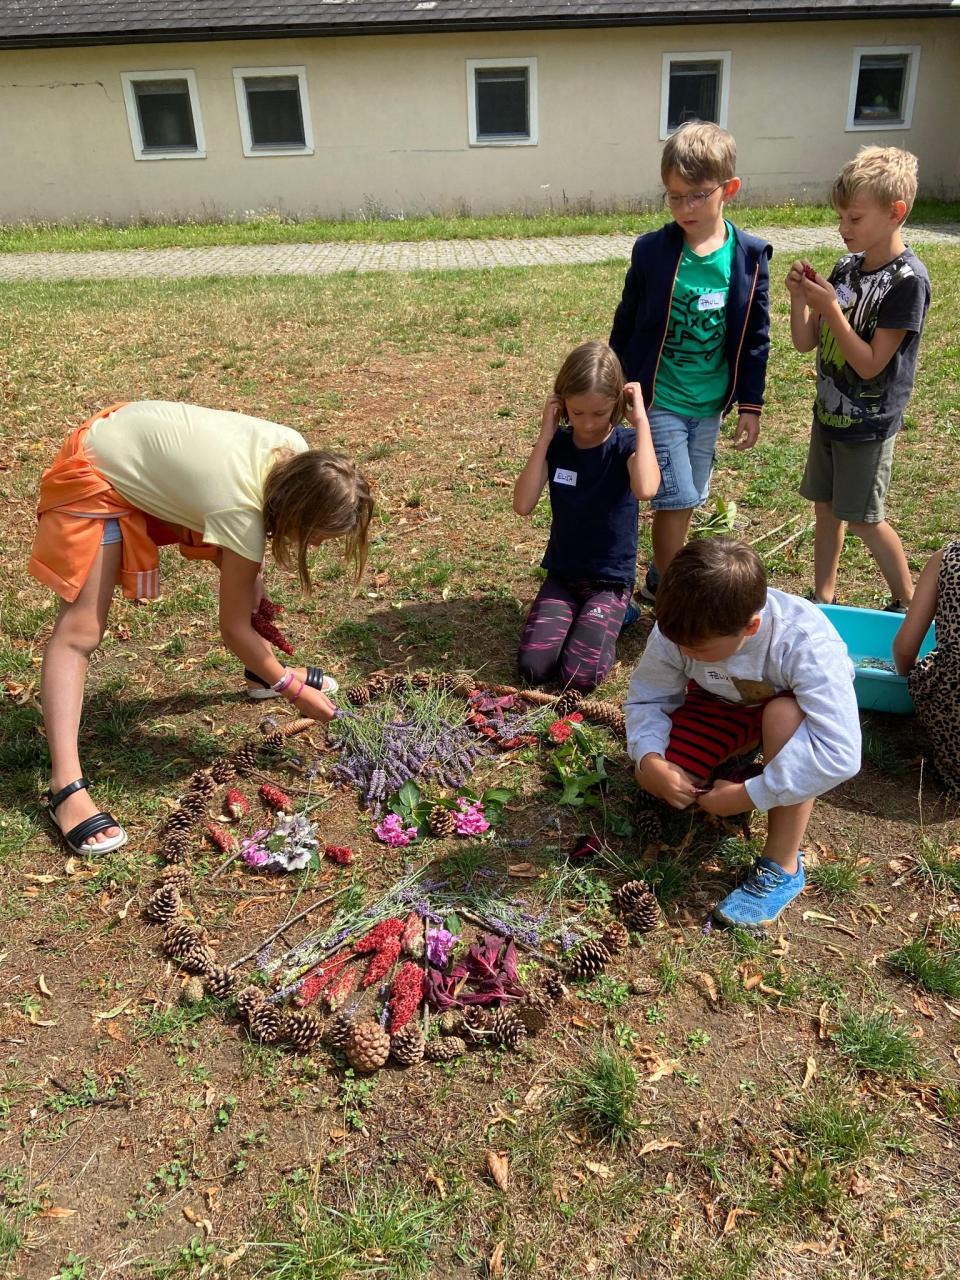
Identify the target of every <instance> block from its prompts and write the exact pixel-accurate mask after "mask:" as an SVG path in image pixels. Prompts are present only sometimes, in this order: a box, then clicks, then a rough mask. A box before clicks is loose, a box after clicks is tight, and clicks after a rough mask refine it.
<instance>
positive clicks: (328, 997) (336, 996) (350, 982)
mask: <svg viewBox="0 0 960 1280" xmlns="http://www.w3.org/2000/svg"><path fill="white" fill-rule="evenodd" d="M358 972H359V971H358V969H357V966H356V965H353V966H352V967H351V968H349V969H344V971H343V973H341V974H340V976H339V977H338V978H337V980H336V981H335V982H332V983H331V984H330V986H329V987H328V988H327V990H326V991H325V992H324V996H323V1003H324V1004H325V1005H326V1006H327V1008H328V1009H329V1010H330V1012H331V1013H332V1012H333V1011H334V1009H339V1008H340V1006H341V1005H342V1004H343V1002H344V1001H345V1000H346V998H347V996H349V994H350V992H351V991H352V990H353V988H354V987H355V986H356V985H357V975H358Z"/></svg>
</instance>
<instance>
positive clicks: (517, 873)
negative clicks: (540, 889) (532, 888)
mask: <svg viewBox="0 0 960 1280" xmlns="http://www.w3.org/2000/svg"><path fill="white" fill-rule="evenodd" d="M507 874H508V875H511V876H513V878H514V879H515V880H539V879H540V877H541V876H542V875H543V872H542V871H541V870H540V868H539V867H535V866H534V865H533V863H532V862H515V863H513V865H512V866H509V867H507Z"/></svg>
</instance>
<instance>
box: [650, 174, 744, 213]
mask: <svg viewBox="0 0 960 1280" xmlns="http://www.w3.org/2000/svg"><path fill="white" fill-rule="evenodd" d="M728 181H729V179H724V181H723V182H718V183H717V185H716V186H715V187H711V188H710V190H709V191H691V192H690V193H689V195H685V196H678V195H674V194H673V192H672V191H665V192H664V193H663V195H662V196H661V197H660V199H661V201H662V202H663V204H666V205H669V206H670V208H671V209H680V208H682V207H683V205H685V204H687V205H689V206H690V208H691V209H699V208H700V206H701V205H702V204H703V203H704V201H706V200H709V199H710V197H711V196H712V195H713V193H714V191H719V190H720V188H721V187H725V186H726V185H727V182H728Z"/></svg>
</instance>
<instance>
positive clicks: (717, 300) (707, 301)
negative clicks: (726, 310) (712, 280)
mask: <svg viewBox="0 0 960 1280" xmlns="http://www.w3.org/2000/svg"><path fill="white" fill-rule="evenodd" d="M726 305H727V295H726V294H725V293H701V295H700V297H699V298H698V299H697V310H698V311H719V310H720V308H721V307H725V306H726Z"/></svg>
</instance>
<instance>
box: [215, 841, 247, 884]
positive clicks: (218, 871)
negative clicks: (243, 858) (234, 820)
mask: <svg viewBox="0 0 960 1280" xmlns="http://www.w3.org/2000/svg"><path fill="white" fill-rule="evenodd" d="M234 839H235V840H236V836H234ZM242 852H243V850H242V848H241V847H240V842H239V840H238V841H237V848H236V849H235V850H234V852H233V853H231V855H230V857H229V858H227V860H226V861H225V862H221V863H220V865H219V867H217V869H216V871H211V872H210V874H209V875H208V876H207V883H208V884H209V882H210V881H211V880H216V879H217V877H218V876H220V875H222V874H223V873H224V871H226V869H227V867H230V866H232V865H233V864H234V863H235V862H236V860H237V859H238V858H239V857H240V854H241V853H242Z"/></svg>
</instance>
